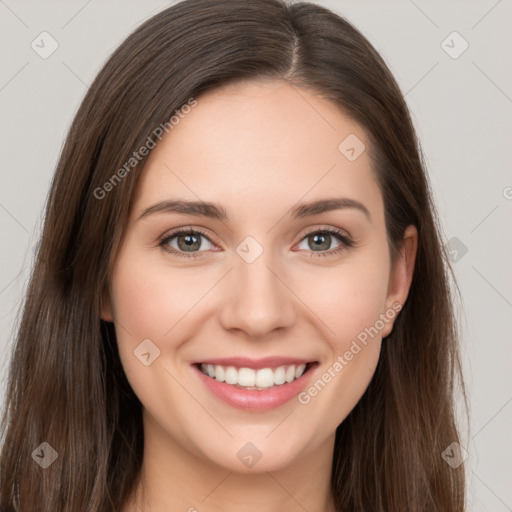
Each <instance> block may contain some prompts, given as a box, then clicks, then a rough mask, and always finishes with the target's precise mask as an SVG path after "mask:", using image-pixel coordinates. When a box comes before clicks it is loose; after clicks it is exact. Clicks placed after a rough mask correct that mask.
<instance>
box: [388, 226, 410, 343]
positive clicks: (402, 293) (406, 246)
mask: <svg viewBox="0 0 512 512" xmlns="http://www.w3.org/2000/svg"><path fill="white" fill-rule="evenodd" d="M417 250H418V230H417V229H416V226H414V225H412V224H411V225H410V226H407V228H406V229H405V231H404V237H403V240H402V244H401V247H400V251H399V254H398V256H397V258H396V260H395V262H394V264H393V268H392V269H391V275H390V279H389V285H388V295H387V298H386V311H387V310H390V309H393V310H395V311H396V310H397V309H401V308H402V307H403V305H404V304H405V301H406V300H407V296H408V295H409V290H410V287H411V283H412V278H413V274H414V264H415V262H416V254H417ZM398 305H400V307H399V308H398ZM393 317H394V318H396V316H395V315H393ZM393 323H394V320H392V321H390V322H389V323H387V324H386V327H385V328H384V329H383V331H382V337H383V338H385V337H386V336H388V335H389V334H390V333H391V331H392V330H393Z"/></svg>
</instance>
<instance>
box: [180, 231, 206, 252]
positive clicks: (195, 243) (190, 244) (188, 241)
mask: <svg viewBox="0 0 512 512" xmlns="http://www.w3.org/2000/svg"><path fill="white" fill-rule="evenodd" d="M183 240H184V243H182V241H183ZM178 247H179V248H180V249H181V250H185V251H188V250H189V249H192V250H196V249H199V248H200V247H201V237H199V236H197V235H193V234H186V235H179V236H178Z"/></svg>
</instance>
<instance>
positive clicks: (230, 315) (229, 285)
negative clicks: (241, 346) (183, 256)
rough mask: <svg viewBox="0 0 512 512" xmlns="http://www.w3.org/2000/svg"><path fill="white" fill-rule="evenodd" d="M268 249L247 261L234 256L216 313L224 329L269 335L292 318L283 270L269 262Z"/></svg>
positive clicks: (256, 336)
mask: <svg viewBox="0 0 512 512" xmlns="http://www.w3.org/2000/svg"><path fill="white" fill-rule="evenodd" d="M270 252H271V251H264V252H263V254H262V255H261V256H260V257H259V258H257V259H256V261H253V262H252V263H248V262H246V261H244V259H242V258H239V257H238V256H237V257H236V258H235V262H234V268H233V270H232V271H231V272H230V273H229V278H228V279H226V280H225V281H226V282H225V283H224V286H225V287H226V289H227V292H226V297H227V299H226V301H225V303H224V304H223V307H222V311H221V314H220V320H221V323H222V325H223V327H224V329H226V330H240V331H243V332H244V333H245V335H246V336H247V337H248V338H249V339H252V340H261V339H264V338H266V337H268V336H271V334H272V333H273V331H277V330H284V329H285V328H286V327H290V326H291V325H292V324H293V322H294V321H295V314H296V313H295V308H294V294H293V292H292V291H291V290H290V288H289V285H288V283H287V279H286V272H283V271H282V269H281V270H279V269H280V268H281V267H279V265H277V264H276V262H275V260H274V261H272V258H271V257H270V256H271V255H270Z"/></svg>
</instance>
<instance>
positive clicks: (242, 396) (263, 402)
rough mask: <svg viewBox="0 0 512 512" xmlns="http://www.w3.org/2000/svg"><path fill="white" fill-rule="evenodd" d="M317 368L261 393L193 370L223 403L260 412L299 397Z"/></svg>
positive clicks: (313, 366) (196, 368)
mask: <svg viewBox="0 0 512 512" xmlns="http://www.w3.org/2000/svg"><path fill="white" fill-rule="evenodd" d="M316 366H317V364H316V363H315V364H314V365H311V367H310V368H309V369H308V371H307V372H305V373H304V374H303V375H301V376H300V377H299V378H298V379H295V380H294V381H292V382H288V383H286V384H281V385H280V386H275V387H273V388H268V389H263V390H260V391H258V390H255V389H242V388H237V387H235V386H232V385H230V384H226V383H225V382H219V381H218V380H216V379H212V378H211V377H208V376H207V375H205V374H204V373H203V372H202V371H201V370H200V369H199V368H198V367H197V366H194V367H193V368H194V369H195V370H196V372H197V373H198V374H199V378H200V379H201V380H202V381H203V383H204V384H205V385H206V387H207V388H208V389H209V390H210V391H211V392H212V393H213V394H214V395H215V396H217V397H218V398H220V399H221V400H222V401H224V402H225V403H227V404H229V405H231V406H233V407H237V408H238V409H245V410H248V411H258V412H259V411H269V410H271V409H275V408H276V407H279V406H281V405H283V404H285V403H286V402H288V401H289V400H291V399H292V398H293V397H295V396H297V395H298V394H299V393H300V392H301V391H302V390H303V389H304V388H305V387H306V384H307V383H308V381H309V379H310V377H311V374H312V373H313V370H314V368H315V367H316Z"/></svg>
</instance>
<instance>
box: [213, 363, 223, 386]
mask: <svg viewBox="0 0 512 512" xmlns="http://www.w3.org/2000/svg"><path fill="white" fill-rule="evenodd" d="M225 375H226V372H225V371H224V368H223V367H222V366H219V365H217V366H216V367H215V375H214V377H215V378H216V379H217V380H219V381H220V382H224V381H225V380H226V376H225Z"/></svg>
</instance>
